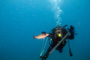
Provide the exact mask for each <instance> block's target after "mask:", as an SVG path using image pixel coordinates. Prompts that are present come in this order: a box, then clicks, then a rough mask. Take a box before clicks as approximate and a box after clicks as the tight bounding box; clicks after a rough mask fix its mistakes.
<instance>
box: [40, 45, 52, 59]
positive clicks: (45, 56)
mask: <svg viewBox="0 0 90 60" xmlns="http://www.w3.org/2000/svg"><path fill="white" fill-rule="evenodd" d="M52 49H53V47H52V46H49V48H48V50H47V52H46V53H45V55H44V56H43V57H41V58H42V60H46V59H47V58H48V56H49V52H50V51H51V50H52Z"/></svg>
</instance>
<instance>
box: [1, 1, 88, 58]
mask: <svg viewBox="0 0 90 60" xmlns="http://www.w3.org/2000/svg"><path fill="white" fill-rule="evenodd" d="M55 1H57V2H55ZM52 2H53V3H52ZM55 6H56V7H55ZM57 7H58V8H59V9H57ZM59 10H60V11H59ZM57 12H58V13H59V14H58V13H57ZM57 15H58V17H57ZM59 18H60V19H59ZM57 23H59V24H61V25H62V26H64V25H66V24H68V27H69V26H70V25H73V26H74V27H75V31H76V32H77V33H78V35H76V36H75V39H74V40H71V41H70V46H71V50H72V53H73V56H72V57H70V56H69V49H68V45H66V46H65V47H64V49H63V53H59V52H58V51H57V50H55V51H54V52H53V53H52V54H51V55H50V56H49V57H48V58H47V60H90V38H89V37H90V27H89V26H90V1H89V0H0V60H41V59H40V58H39V55H40V52H41V49H42V43H43V40H42V39H40V40H37V39H33V35H38V34H41V32H42V31H46V32H47V33H49V32H50V31H51V29H52V28H54V27H55V26H56V25H57ZM46 48H48V44H47V46H46Z"/></svg>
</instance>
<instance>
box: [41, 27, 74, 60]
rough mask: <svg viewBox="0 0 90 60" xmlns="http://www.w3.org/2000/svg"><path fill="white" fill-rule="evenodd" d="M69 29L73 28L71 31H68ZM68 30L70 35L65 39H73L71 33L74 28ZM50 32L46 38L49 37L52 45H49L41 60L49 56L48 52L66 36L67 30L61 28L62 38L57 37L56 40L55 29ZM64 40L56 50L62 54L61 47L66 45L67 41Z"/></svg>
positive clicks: (72, 33)
mask: <svg viewBox="0 0 90 60" xmlns="http://www.w3.org/2000/svg"><path fill="white" fill-rule="evenodd" d="M71 28H73V29H72V30H71V31H70V29H71ZM70 29H69V32H70V35H69V36H67V38H66V39H74V32H73V30H74V27H73V26H70ZM52 31H53V32H52V33H50V34H49V36H48V37H51V39H52V43H51V45H50V46H49V48H48V50H47V52H46V54H45V55H44V56H43V58H42V60H45V59H46V58H47V57H48V56H49V52H50V51H51V50H52V49H53V48H54V47H55V46H56V44H57V43H58V42H59V41H60V40H61V39H62V38H63V37H64V36H65V35H66V34H67V30H66V29H65V28H63V29H62V37H57V38H55V33H54V31H55V28H54V29H52ZM66 39H65V40H64V41H63V42H62V43H61V44H60V45H59V46H58V47H57V48H56V49H57V50H58V51H59V52H62V49H63V47H64V46H65V45H66V43H67V40H66Z"/></svg>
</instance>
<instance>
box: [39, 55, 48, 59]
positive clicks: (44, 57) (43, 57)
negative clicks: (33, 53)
mask: <svg viewBox="0 0 90 60" xmlns="http://www.w3.org/2000/svg"><path fill="white" fill-rule="evenodd" d="M48 56H49V55H45V56H40V58H42V60H46V59H47V57H48Z"/></svg>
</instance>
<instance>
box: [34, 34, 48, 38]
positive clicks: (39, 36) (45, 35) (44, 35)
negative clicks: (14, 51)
mask: <svg viewBox="0 0 90 60" xmlns="http://www.w3.org/2000/svg"><path fill="white" fill-rule="evenodd" d="M47 36H49V34H48V33H45V34H40V35H38V36H34V37H33V38H34V39H35V38H37V39H42V38H45V37H47Z"/></svg>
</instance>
